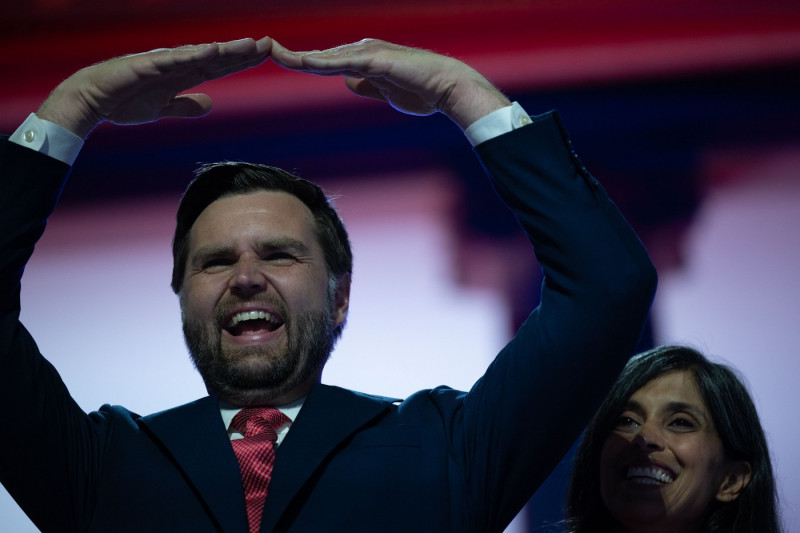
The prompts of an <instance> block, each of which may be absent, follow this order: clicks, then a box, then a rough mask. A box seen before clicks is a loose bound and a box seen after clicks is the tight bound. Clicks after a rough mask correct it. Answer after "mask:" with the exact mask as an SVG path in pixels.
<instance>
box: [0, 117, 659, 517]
mask: <svg viewBox="0 0 800 533" xmlns="http://www.w3.org/2000/svg"><path fill="white" fill-rule="evenodd" d="M476 152H477V154H478V156H479V157H480V160H481V162H482V163H483V165H484V166H485V168H486V170H487V173H488V174H489V176H490V178H491V180H492V183H493V184H494V186H495V189H496V191H497V192H498V194H499V195H500V197H501V198H502V199H503V201H505V203H506V204H508V206H509V207H510V208H511V209H512V210H513V212H514V214H515V215H516V216H517V218H518V220H519V222H520V224H521V226H522V227H523V229H524V230H525V232H526V233H527V235H528V236H529V238H530V240H531V242H532V243H533V246H534V248H535V251H536V254H537V258H538V260H539V263H540V264H541V266H542V268H543V270H544V283H543V289H542V301H541V303H540V305H539V306H538V307H537V308H536V309H535V310H533V312H532V313H531V315H530V317H529V318H528V319H527V321H526V322H525V323H524V325H523V326H522V327H521V328H520V330H519V331H518V333H517V335H516V336H515V337H514V338H513V339H512V340H511V341H510V342H509V343H508V345H507V346H506V347H505V348H504V349H503V350H502V351H501V352H500V353H499V354H498V355H497V357H496V359H495V360H494V362H493V363H492V364H491V365H490V367H489V368H488V369H487V371H486V374H485V375H484V376H483V377H482V378H481V379H480V380H479V381H478V382H477V383H476V384H475V385H474V387H473V388H472V389H471V390H470V391H469V392H462V391H456V390H452V389H449V388H446V387H439V388H435V389H431V390H423V391H420V392H418V393H416V394H414V395H412V396H410V397H409V398H406V399H404V400H402V401H401V400H393V399H390V398H382V397H376V396H369V395H364V394H360V393H357V392H353V391H349V390H345V389H342V388H338V387H332V386H327V385H322V384H319V385H316V386H315V387H314V388H313V389H312V391H311V393H310V394H309V396H308V397H307V399H306V402H305V404H304V405H303V407H302V409H301V411H300V413H299V415H298V416H297V418H296V420H295V421H294V423H293V424H292V427H291V430H290V431H289V433H288V435H287V436H286V438H285V440H284V441H283V442H282V444H281V446H280V447H279V448H278V451H277V459H276V464H275V469H274V472H273V478H272V482H271V485H270V490H269V496H268V498H267V501H266V506H265V509H264V517H263V523H262V528H261V530H262V531H263V532H321V531H324V532H347V533H356V532H365V533H366V532H369V533H376V532H381V533H386V532H398V533H399V532H402V533H410V532H414V533H420V532H436V533H442V532H448V531H450V532H458V533H462V532H470V531H482V532H484V531H486V532H488V531H502V530H503V529H504V528H505V526H506V525H507V524H508V522H509V521H510V520H511V519H512V518H513V517H514V516H515V514H516V513H517V512H518V511H519V510H520V509H521V508H522V507H523V506H524V504H525V502H526V501H527V500H528V499H529V498H530V497H531V495H532V494H533V492H534V491H535V490H536V488H537V487H538V486H539V484H540V483H541V482H542V481H543V480H544V479H545V477H546V476H547V475H548V473H549V472H550V471H551V469H552V468H553V467H554V466H555V465H556V463H557V462H558V461H559V460H560V458H561V457H562V456H563V454H564V453H565V452H566V450H567V449H568V448H569V446H570V445H571V444H572V443H573V442H574V441H575V439H576V438H577V437H578V436H579V434H580V432H581V430H582V428H583V427H584V425H585V423H586V422H587V421H588V419H589V418H590V416H591V415H592V414H593V412H594V410H595V409H596V407H597V405H598V404H599V402H600V401H601V399H602V398H603V396H604V395H605V394H606V392H607V390H608V388H609V387H610V385H611V383H612V382H613V381H614V379H615V378H616V376H617V375H618V373H619V370H620V369H621V367H622V366H623V365H624V363H625V362H626V360H627V359H628V357H629V356H630V354H631V352H632V350H633V347H634V345H635V343H636V341H637V338H638V336H639V333H640V330H641V326H642V324H643V321H644V319H645V316H646V314H647V312H648V309H649V306H650V302H651V299H652V296H653V292H654V289H655V271H654V269H653V267H652V264H651V263H650V261H649V259H648V257H647V254H646V252H645V250H644V248H643V247H642V245H641V243H640V242H639V240H638V239H637V237H636V236H635V235H634V233H633V231H632V230H631V229H630V227H629V226H628V224H627V223H626V222H625V220H624V219H623V217H622V216H621V215H620V213H619V212H618V210H617V209H616V207H615V206H614V205H613V203H612V202H611V201H610V200H609V199H608V198H607V196H606V194H605V191H604V190H603V188H602V187H601V186H600V184H599V183H598V182H597V181H596V180H595V179H594V178H593V177H592V176H591V175H590V174H589V173H588V172H587V171H586V169H585V168H583V166H582V164H581V162H580V160H579V159H578V157H577V156H576V155H575V153H574V151H573V150H572V147H571V144H570V143H569V140H568V139H567V137H566V134H565V133H564V131H563V128H562V127H561V124H560V121H559V120H558V117H557V116H556V115H555V114H554V113H550V114H546V115H542V116H539V117H535V118H534V124H533V125H530V126H525V127H522V128H520V129H517V130H515V131H513V132H510V133H507V134H504V135H501V136H500V137H497V138H495V139H492V140H490V141H487V142H485V143H483V144H481V145H480V146H478V147H477V149H476ZM0 168H2V169H3V173H4V176H3V182H2V187H3V191H4V194H3V196H2V198H1V199H0V321H1V322H0V399H2V404H3V406H4V408H3V409H0V427H2V428H5V429H3V431H2V434H0V481H2V483H3V484H4V485H5V487H6V488H7V490H8V491H9V492H10V493H11V494H12V496H13V497H14V498H15V499H16V501H17V502H18V503H19V505H20V506H21V507H22V508H23V509H24V510H25V512H26V513H27V514H28V515H29V516H30V517H31V519H32V520H33V521H34V522H35V523H36V524H37V525H38V526H39V527H40V528H41V529H42V530H44V531H59V532H61V531H96V532H104V533H107V532H112V531H113V532H124V531H131V532H137V533H142V532H154V531H170V532H176V531H187V532H189V531H190V532H195V533H199V532H206V531H208V532H212V531H224V532H246V531H247V521H246V515H245V507H244V494H243V490H242V486H241V480H240V476H239V470H238V465H237V463H236V458H235V456H234V453H233V450H232V447H231V445H230V441H229V439H228V436H227V433H226V428H225V427H223V422H222V419H221V416H220V413H219V406H218V401H217V399H216V398H215V397H214V396H209V397H206V398H202V399H199V400H197V401H195V402H192V403H190V404H187V405H183V406H180V407H176V408H174V409H169V410H166V411H163V412H160V413H156V414H152V415H149V416H143V417H140V416H139V415H137V414H135V413H132V412H130V411H128V410H127V409H125V408H123V407H119V406H109V405H105V406H103V407H101V408H100V409H99V410H98V411H96V412H92V413H90V414H88V415H87V414H86V413H84V412H83V411H82V410H81V409H80V408H79V407H78V406H77V404H76V403H75V402H74V401H73V400H72V398H71V397H70V395H69V393H68V391H67V389H66V387H65V386H64V384H63V383H62V382H61V380H60V378H59V376H58V373H57V372H56V370H55V369H54V368H53V367H52V366H51V365H50V364H49V363H48V362H47V361H46V360H45V359H44V358H43V357H42V356H41V354H40V353H39V351H38V349H37V348H36V345H35V343H34V341H33V339H32V338H31V336H30V335H29V334H28V332H27V331H26V330H25V328H24V326H23V325H22V324H20V323H19V320H18V318H19V290H20V279H21V275H22V270H23V268H24V265H25V263H26V261H27V260H28V258H29V256H30V254H31V253H32V251H33V246H34V244H35V242H36V241H37V239H38V238H39V236H40V235H41V233H42V231H43V230H44V225H45V221H46V219H47V217H48V216H49V214H50V212H51V211H52V209H53V208H54V206H55V204H56V202H57V199H58V196H59V193H60V189H61V187H62V186H63V183H64V182H65V180H66V176H67V174H68V173H69V168H68V167H67V166H66V165H63V164H61V163H59V162H57V161H55V160H53V159H51V158H49V157H46V156H43V155H41V154H37V153H35V152H33V151H31V150H28V149H27V148H23V147H20V146H17V145H14V144H13V143H10V142H7V141H5V140H3V141H0ZM8 428H14V431H13V432H11V431H8Z"/></svg>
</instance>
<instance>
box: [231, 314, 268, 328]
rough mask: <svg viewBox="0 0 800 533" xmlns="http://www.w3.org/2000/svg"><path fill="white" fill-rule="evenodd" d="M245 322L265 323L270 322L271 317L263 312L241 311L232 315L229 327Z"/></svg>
mask: <svg viewBox="0 0 800 533" xmlns="http://www.w3.org/2000/svg"><path fill="white" fill-rule="evenodd" d="M245 320H266V321H267V322H270V321H272V315H270V314H269V313H267V312H265V311H242V312H241V313H236V314H235V315H233V318H232V319H231V326H235V325H236V324H238V323H240V322H244V321H245Z"/></svg>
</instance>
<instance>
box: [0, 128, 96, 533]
mask: <svg viewBox="0 0 800 533" xmlns="http://www.w3.org/2000/svg"><path fill="white" fill-rule="evenodd" d="M0 169H1V172H2V178H0V187H2V191H3V193H2V194H0V403H2V408H0V427H2V428H4V429H3V431H2V432H0V482H2V483H3V485H4V486H5V488H6V489H7V490H8V491H9V493H10V494H11V495H12V496H13V497H14V499H15V500H16V501H17V503H18V504H19V505H20V506H21V507H22V508H23V510H24V511H25V512H26V513H27V514H28V516H29V517H31V519H32V520H33V521H34V523H36V525H37V526H38V527H39V528H40V529H42V530H46V531H47V530H57V531H71V530H72V529H73V527H74V526H73V524H75V523H76V517H75V513H76V512H80V511H76V509H79V508H80V504H78V505H76V498H77V497H78V495H79V494H80V493H81V492H83V490H84V489H85V488H86V487H85V486H84V487H83V488H81V487H78V486H77V485H76V480H77V483H85V480H86V479H88V477H89V476H88V473H87V471H86V468H87V465H89V464H91V463H92V462H91V461H89V460H87V458H88V456H89V455H91V453H92V452H91V450H92V449H93V446H92V442H94V438H93V431H94V430H93V429H92V424H90V423H89V417H88V415H86V414H85V413H84V412H83V411H82V410H81V409H80V407H79V406H78V405H77V404H76V403H75V402H74V401H73V399H72V398H71V397H70V395H69V392H68V391H67V388H66V387H65V386H64V384H63V382H62V381H61V379H60V377H59V375H58V373H57V372H56V370H55V369H54V368H53V367H52V365H50V363H49V362H47V360H45V359H44V357H42V355H41V354H40V353H39V350H38V348H37V346H36V343H35V342H34V340H33V338H32V337H31V335H30V334H29V333H28V331H27V330H26V329H25V327H24V326H23V325H22V324H21V323H20V322H19V314H20V287H21V278H22V273H23V271H24V268H25V265H26V263H27V262H28V260H29V259H30V257H31V254H32V253H33V250H34V246H35V244H36V242H37V241H38V239H39V238H40V237H41V235H42V233H43V232H44V228H45V224H46V221H47V218H48V217H49V216H50V214H51V213H52V211H53V209H54V207H55V205H56V202H57V201H58V198H59V196H60V194H61V190H62V187H63V185H64V183H65V181H66V178H67V175H68V174H69V170H70V167H69V166H68V165H66V164H64V163H61V162H59V161H57V160H55V159H52V158H50V157H47V156H44V155H41V154H39V153H37V152H35V151H33V150H30V149H28V148H25V147H22V146H19V145H17V144H15V143H12V142H9V141H8V140H7V139H5V138H2V139H0ZM57 319H58V317H53V320H57ZM80 480H84V481H80ZM43 491H46V493H47V497H46V498H43V497H42V492H43ZM83 496H85V494H84V495H83ZM81 501H86V500H83V499H82V500H81Z"/></svg>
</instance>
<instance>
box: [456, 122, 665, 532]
mask: <svg viewBox="0 0 800 533" xmlns="http://www.w3.org/2000/svg"><path fill="white" fill-rule="evenodd" d="M476 152H477V153H478V155H479V157H480V159H481V161H482V163H483V165H484V167H485V169H486V171H487V173H488V175H489V176H490V179H491V182H492V184H493V186H494V188H495V190H496V191H497V193H498V195H499V196H500V198H501V199H502V200H503V201H504V202H505V203H506V204H507V205H508V207H509V208H510V209H511V210H512V211H513V213H514V215H515V216H516V218H517V220H518V221H519V223H520V225H521V226H522V228H523V230H524V231H525V233H526V234H527V236H528V238H529V240H530V242H531V244H532V245H533V247H534V251H535V253H536V257H537V260H538V262H539V264H540V265H541V267H542V270H543V272H544V281H543V286H542V295H541V302H540V304H539V306H538V307H537V308H536V309H535V310H533V312H532V313H531V314H530V316H529V317H528V318H527V320H526V321H525V323H524V324H523V325H522V326H521V328H520V329H519V331H518V332H517V334H516V336H515V337H514V339H513V340H512V341H511V342H510V343H509V344H508V345H506V347H505V348H504V349H503V350H502V351H501V352H500V354H498V356H497V357H496V359H495V361H494V362H493V363H492V364H491V366H490V367H489V369H488V370H487V372H486V374H485V375H484V376H483V377H482V378H481V379H480V380H479V381H478V382H477V383H476V384H475V386H474V387H473V388H472V390H471V391H470V392H469V393H468V394H467V397H466V399H465V400H464V404H463V408H462V410H461V412H460V413H459V414H458V416H459V417H460V418H461V419H460V420H459V422H460V423H459V424H456V427H459V428H462V429H463V435H461V436H462V437H463V438H460V439H455V440H454V442H455V446H457V447H461V448H460V449H458V450H457V452H456V456H458V457H461V458H462V459H463V461H464V465H465V466H464V467H465V470H466V472H467V476H466V477H467V479H468V480H469V481H468V483H469V489H468V490H469V493H470V498H471V499H472V500H473V504H474V506H473V508H474V509H477V510H478V511H477V515H476V516H475V517H474V520H475V522H474V523H476V530H477V531H502V529H503V528H504V527H505V525H506V524H507V523H508V522H509V521H510V520H511V519H512V518H513V517H514V515H515V514H516V513H517V512H518V511H519V509H521V508H522V507H523V506H524V505H525V503H526V502H527V500H528V499H529V498H530V497H531V496H532V495H533V492H534V491H535V490H536V488H538V486H539V485H540V484H541V483H542V482H543V481H544V479H545V478H546V477H547V475H548V474H549V473H550V471H551V470H552V469H553V468H554V467H555V465H556V464H557V463H558V461H559V460H560V459H561V458H562V456H563V455H564V453H566V451H567V450H568V449H569V447H570V446H571V445H572V443H573V442H575V440H576V439H577V438H578V437H579V435H580V432H581V431H582V429H583V428H584V426H585V425H586V423H587V422H588V420H589V419H590V417H591V416H592V415H593V413H594V411H595V410H596V408H597V407H598V406H599V404H600V402H601V401H602V399H603V398H604V396H605V395H606V393H607V392H608V390H609V389H610V387H611V385H612V383H613V382H614V380H615V379H616V377H617V376H618V374H619V372H620V370H621V368H622V367H623V366H624V364H625V362H626V361H627V360H628V358H629V357H630V355H631V354H632V351H633V349H634V346H635V344H636V342H637V340H638V338H639V336H640V334H641V329H642V327H643V324H644V321H645V318H646V316H647V313H648V311H649V308H650V304H651V301H652V298H653V295H654V292H655V285H656V273H655V269H654V267H653V265H652V263H651V262H650V259H649V258H648V255H647V252H646V251H645V249H644V247H643V246H642V243H641V242H640V241H639V239H638V238H637V236H636V235H635V234H634V232H633V230H632V229H631V228H630V226H629V225H628V223H627V222H626V221H625V219H624V218H623V217H622V215H621V214H620V212H619V211H618V209H617V208H616V206H615V205H614V204H613V203H612V202H611V200H610V199H609V198H608V196H607V195H606V192H605V191H604V189H603V187H602V186H601V185H600V184H599V183H598V182H597V180H596V179H594V178H593V177H592V176H591V175H590V174H589V173H588V171H587V170H586V169H585V168H584V167H583V165H582V163H581V162H580V160H579V158H578V156H577V155H576V154H575V151H574V150H573V148H572V144H571V142H570V141H569V139H568V137H567V135H566V133H565V131H564V129H563V127H562V125H561V122H560V120H559V118H558V116H557V115H556V114H555V113H554V112H552V113H549V114H546V115H542V116H538V117H534V123H533V124H532V125H529V126H525V127H522V128H520V129H518V130H515V131H513V132H510V133H507V134H504V135H501V136H500V137H497V138H495V139H492V140H490V141H487V142H485V143H483V144H481V145H479V146H478V147H477V148H476Z"/></svg>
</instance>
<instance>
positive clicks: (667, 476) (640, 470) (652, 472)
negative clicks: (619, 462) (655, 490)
mask: <svg viewBox="0 0 800 533" xmlns="http://www.w3.org/2000/svg"><path fill="white" fill-rule="evenodd" d="M623 476H624V477H625V479H627V480H628V481H632V482H634V483H640V484H642V485H667V484H669V483H672V482H673V481H675V474H673V473H672V472H671V471H670V470H668V469H666V468H663V467H660V466H655V465H651V466H631V467H628V468H627V469H626V470H625V472H624V474H623Z"/></svg>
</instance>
